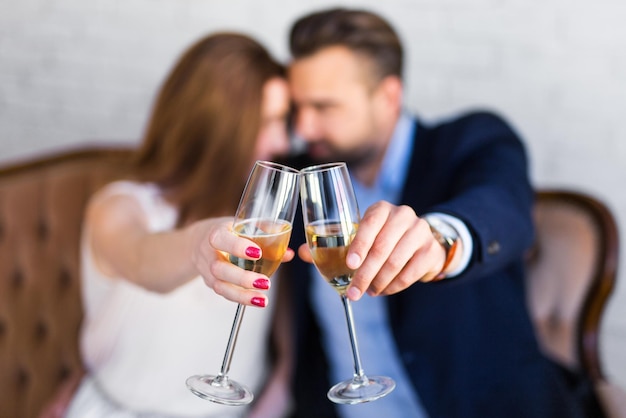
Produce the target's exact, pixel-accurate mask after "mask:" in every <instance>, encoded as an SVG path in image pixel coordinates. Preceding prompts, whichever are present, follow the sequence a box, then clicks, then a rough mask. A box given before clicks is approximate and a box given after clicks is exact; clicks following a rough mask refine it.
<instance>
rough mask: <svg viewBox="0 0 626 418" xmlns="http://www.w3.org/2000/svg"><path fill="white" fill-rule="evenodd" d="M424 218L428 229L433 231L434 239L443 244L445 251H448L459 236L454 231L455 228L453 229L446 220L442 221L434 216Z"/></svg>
mask: <svg viewBox="0 0 626 418" xmlns="http://www.w3.org/2000/svg"><path fill="white" fill-rule="evenodd" d="M425 219H426V222H428V224H429V225H430V229H431V231H432V232H433V235H434V236H435V239H436V240H437V241H438V242H439V243H440V244H441V245H443V247H444V248H445V249H446V251H449V250H450V248H451V247H452V246H453V245H454V242H455V241H456V240H457V239H458V238H459V234H458V233H457V232H456V229H454V228H453V227H452V226H451V225H450V224H448V223H447V222H444V221H442V220H441V219H439V218H436V217H434V216H430V217H427V218H425Z"/></svg>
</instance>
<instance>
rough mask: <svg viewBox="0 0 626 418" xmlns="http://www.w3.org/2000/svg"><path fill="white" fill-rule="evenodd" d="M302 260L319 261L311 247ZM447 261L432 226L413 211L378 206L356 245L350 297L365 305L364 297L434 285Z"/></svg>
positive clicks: (349, 262)
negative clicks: (423, 284) (312, 255)
mask: <svg viewBox="0 0 626 418" xmlns="http://www.w3.org/2000/svg"><path fill="white" fill-rule="evenodd" d="M298 256H299V257H300V258H301V259H302V260H304V261H306V262H309V263H311V262H312V261H313V260H312V258H311V252H310V251H309V249H308V247H307V246H306V244H303V245H302V246H300V248H299V249H298ZM445 259H446V253H445V250H444V248H443V247H442V246H441V244H439V243H438V242H437V240H436V239H435V238H434V236H433V234H432V232H431V230H430V226H429V225H428V223H427V222H426V221H425V220H424V219H421V218H419V217H418V216H417V215H416V214H415V211H414V210H413V209H411V208H410V207H409V206H395V205H392V204H391V203H388V202H385V201H380V202H377V203H375V204H373V205H372V206H370V207H369V208H368V209H367V211H366V212H365V214H364V215H363V218H362V219H361V222H360V223H359V229H358V230H357V233H356V236H355V237H354V240H353V241H352V243H351V244H350V250H349V251H348V255H347V257H346V265H347V266H348V267H350V268H351V269H354V270H356V272H355V274H354V276H353V278H352V283H351V284H350V287H349V288H348V290H347V295H348V297H349V298H350V299H352V300H358V299H360V298H361V296H362V295H363V293H364V292H367V293H368V294H369V295H371V296H376V295H391V294H394V293H397V292H400V291H402V290H404V289H406V288H407V287H409V286H411V285H412V284H413V283H415V282H417V281H423V282H428V281H431V280H433V279H434V278H435V277H436V276H437V275H438V274H439V273H440V272H441V269H442V268H443V265H444V262H445Z"/></svg>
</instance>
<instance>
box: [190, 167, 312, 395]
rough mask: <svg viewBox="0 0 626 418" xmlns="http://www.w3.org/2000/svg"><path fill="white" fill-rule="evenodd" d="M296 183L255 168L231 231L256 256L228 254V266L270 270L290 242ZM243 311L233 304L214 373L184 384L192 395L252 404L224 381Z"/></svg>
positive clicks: (289, 174) (279, 171)
mask: <svg viewBox="0 0 626 418" xmlns="http://www.w3.org/2000/svg"><path fill="white" fill-rule="evenodd" d="M299 180H300V177H299V172H298V171H297V170H295V169H292V168H290V167H286V166H283V165H280V164H276V163H272V162H268V161H257V162H256V163H255V165H254V167H253V169H252V172H251V173H250V176H249V177H248V182H247V183H246V187H245V189H244V192H243V195H242V196H241V200H240V202H239V207H238V208H237V213H236V214H235V220H234V223H233V232H234V233H235V234H237V235H239V236H241V237H245V238H248V239H250V240H252V241H254V242H255V243H256V244H257V245H258V246H259V247H261V251H262V256H261V258H260V259H259V260H248V259H244V258H240V257H236V256H233V255H229V260H230V262H231V263H233V264H235V265H237V266H239V267H241V268H243V269H245V270H250V271H254V272H257V273H261V274H264V275H266V276H270V275H272V274H273V273H274V272H275V271H276V269H277V268H278V266H279V265H280V262H281V260H282V258H283V255H284V254H285V251H286V250H287V246H288V244H289V238H290V237H291V226H292V224H293V217H294V215H295V213H296V207H297V203H298V198H297V193H298V187H299ZM244 311H245V306H244V305H242V304H238V305H237V310H236V312H235V319H234V321H233V326H232V329H231V331H230V337H229V338H228V343H227V345H226V353H225V354H224V359H223V361H222V367H221V369H220V372H219V373H218V374H217V375H202V376H200V375H196V376H191V377H190V378H188V379H187V382H186V383H187V387H188V388H189V390H191V392H193V393H194V394H195V395H197V396H199V397H201V398H203V399H207V400H209V401H213V402H216V403H220V404H224V405H245V404H248V403H250V402H252V399H253V398H254V395H253V394H252V392H251V391H250V389H248V388H247V387H246V386H245V385H242V384H241V383H238V382H236V381H234V380H232V379H229V377H228V371H229V370H230V364H231V361H232V357H233V351H234V349H235V344H236V342H237V335H238V334H239V328H240V326H241V321H242V319H243V314H244Z"/></svg>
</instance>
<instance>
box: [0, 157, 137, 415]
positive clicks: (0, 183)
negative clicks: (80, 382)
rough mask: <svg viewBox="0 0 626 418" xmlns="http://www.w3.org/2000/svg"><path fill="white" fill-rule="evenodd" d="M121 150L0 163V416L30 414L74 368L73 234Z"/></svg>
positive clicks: (113, 171)
mask: <svg viewBox="0 0 626 418" xmlns="http://www.w3.org/2000/svg"><path fill="white" fill-rule="evenodd" d="M129 155H130V151H129V150H120V149H109V148H99V149H85V150H78V151H66V152H62V153H59V154H57V155H53V156H46V157H43V158H38V159H34V160H32V161H29V162H26V163H21V164H14V165H11V166H10V167H6V168H3V169H0V417H1V418H31V417H36V416H37V414H38V413H39V411H40V409H41V407H42V406H43V405H44V403H45V402H46V400H48V399H49V398H50V397H51V396H52V395H53V394H54V393H55V391H56V390H57V388H58V387H59V385H60V383H61V382H63V381H65V380H67V379H70V378H72V377H74V376H76V375H77V374H80V373H81V363H80V358H79V354H78V339H77V336H78V331H79V326H80V322H81V318H82V310H81V303H80V289H79V285H80V283H79V262H78V259H79V256H78V252H79V248H78V246H79V235H80V224H81V219H82V216H83V209H84V207H85V203H86V201H87V199H88V197H89V196H90V195H91V194H92V193H93V192H94V190H96V189H97V188H98V187H100V186H101V185H102V184H104V183H105V182H107V181H109V180H111V179H113V178H115V177H116V176H118V175H119V174H120V173H121V172H123V167H124V162H125V161H126V159H127V158H128V156H129Z"/></svg>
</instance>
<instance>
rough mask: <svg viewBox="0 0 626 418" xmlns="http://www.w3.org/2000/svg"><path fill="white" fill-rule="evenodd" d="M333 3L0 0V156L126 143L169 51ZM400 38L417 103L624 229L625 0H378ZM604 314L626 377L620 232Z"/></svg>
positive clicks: (615, 363)
mask: <svg viewBox="0 0 626 418" xmlns="http://www.w3.org/2000/svg"><path fill="white" fill-rule="evenodd" d="M337 3H341V2H331V1H318V0H302V1H300V2H293V1H291V2H290V1H287V0H265V1H263V2H259V1H255V0H230V1H228V2H221V1H220V2H218V1H216V0H128V1H121V0H90V1H84V0H19V1H17V0H0V162H5V161H9V160H14V159H20V158H25V157H26V156H28V155H31V154H36V153H40V152H42V151H44V150H53V149H58V148H60V147H65V146H71V145H76V144H79V143H87V142H90V141H111V142H121V143H134V142H136V141H137V139H138V138H139V137H140V136H141V132H142V130H143V126H144V123H145V120H146V117H147V114H148V111H149V107H150V104H151V100H152V97H153V95H154V92H155V90H156V88H157V86H158V84H159V83H160V81H161V79H162V77H163V76H164V74H165V73H166V72H167V71H168V69H169V68H170V65H171V64H172V63H173V61H174V60H175V58H176V57H177V56H178V54H179V53H180V52H181V51H182V49H183V48H184V47H186V46H187V45H188V44H189V43H190V42H191V41H193V40H194V39H196V38H197V37H198V36H200V34H203V33H205V32H208V31H214V30H222V29H234V30H243V31H246V32H248V33H250V34H252V35H255V36H258V37H259V38H260V39H261V40H262V41H263V42H264V43H265V44H266V45H268V46H269V47H270V48H271V49H272V50H273V51H274V52H275V53H276V54H277V55H278V56H279V57H281V58H283V59H284V58H286V57H287V52H286V51H287V48H286V43H285V37H286V34H287V30H288V27H289V24H290V22H291V21H292V20H293V19H294V18H295V17H296V16H299V15H300V14H302V13H303V12H305V11H308V10H310V9H314V8H320V7H325V6H329V5H334V4H337ZM343 4H346V5H357V6H365V7H371V8H373V9H374V10H378V11H380V12H381V13H382V14H384V15H385V16H387V17H388V18H389V19H390V20H391V21H392V22H393V23H394V24H395V25H396V27H397V28H398V29H399V31H400V33H401V35H402V37H403V39H404V41H405V45H406V49H407V69H406V74H407V77H406V78H407V89H408V91H407V95H406V98H407V104H408V106H409V107H410V108H411V109H413V110H418V111H419V113H420V114H421V115H423V116H424V117H426V118H437V117H440V116H445V115H449V114H451V113H454V112H457V111H460V110H463V109H466V108H468V107H476V106H481V107H489V108H492V109H496V110H499V111H500V112H501V113H502V114H504V115H505V116H506V117H507V118H508V119H509V120H510V121H511V122H512V123H513V124H514V125H515V126H516V127H517V128H518V130H519V131H520V132H521V133H522V135H523V136H524V137H525V139H526V141H527V143H528V147H529V151H530V154H531V157H532V161H533V165H532V176H533V179H534V181H535V183H536V184H537V185H540V186H566V187H571V188H580V189H582V190H586V191H588V192H591V193H593V194H595V195H597V196H599V197H601V198H602V199H604V200H605V201H606V202H607V203H608V204H609V205H610V207H611V208H612V209H613V211H614V213H615V214H616V216H617V217H618V221H619V224H620V228H621V230H622V231H626V192H624V183H625V182H626V168H625V165H626V163H625V161H626V124H624V123H623V119H624V116H623V114H624V112H625V111H626V25H623V22H624V21H626V3H624V1H623V0H597V1H594V2H590V1H587V0H585V1H583V0H545V1H543V2H537V1H535V2H529V1H527V0H386V1H385V2H380V1H379V0H369V1H362V2H356V1H345V2H343ZM623 241H624V243H623V245H622V247H623V249H622V256H621V270H620V277H619V281H620V283H619V286H618V288H617V290H616V292H615V294H614V296H613V297H612V299H611V302H610V305H609V308H608V312H607V314H606V316H605V321H604V328H603V333H602V341H601V342H602V349H603V352H604V354H605V356H606V364H605V367H606V370H607V372H608V374H609V375H610V376H611V377H612V378H614V379H615V380H617V381H618V382H619V383H620V384H621V385H622V386H625V387H626V354H624V353H626V240H624V239H623Z"/></svg>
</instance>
